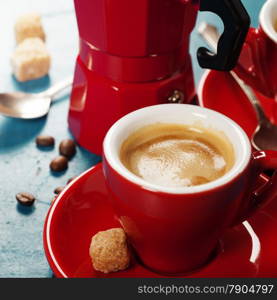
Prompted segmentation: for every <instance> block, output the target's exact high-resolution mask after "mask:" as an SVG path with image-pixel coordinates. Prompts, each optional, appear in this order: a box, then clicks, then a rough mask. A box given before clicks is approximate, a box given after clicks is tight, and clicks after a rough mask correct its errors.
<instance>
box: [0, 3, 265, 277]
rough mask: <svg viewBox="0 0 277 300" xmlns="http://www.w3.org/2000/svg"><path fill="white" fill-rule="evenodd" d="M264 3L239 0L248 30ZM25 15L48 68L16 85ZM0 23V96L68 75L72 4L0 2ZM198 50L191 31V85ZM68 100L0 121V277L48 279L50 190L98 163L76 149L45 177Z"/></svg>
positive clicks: (63, 132) (209, 17)
mask: <svg viewBox="0 0 277 300" xmlns="http://www.w3.org/2000/svg"><path fill="white" fill-rule="evenodd" d="M264 1H265V0H243V3H244V4H245V6H246V8H247V10H248V12H249V14H250V15H251V19H252V26H255V27H256V26H257V23H258V14H259V10H260V8H261V6H262V4H263V3H264ZM4 2H5V3H4ZM52 2H53V3H52ZM51 5H52V6H51ZM30 11H37V12H39V13H40V14H41V15H42V17H43V24H44V28H45V31H46V34H47V47H48V49H49V51H50V53H51V56H52V67H51V71H50V73H49V76H47V77H46V78H43V79H41V80H38V81H33V82H28V83H24V84H22V83H21V84H20V83H18V82H17V81H16V80H15V79H14V78H13V77H12V75H11V67H10V55H11V53H12V51H13V49H14V47H15V39H14V32H13V25H14V22H15V19H16V17H17V16H18V15H20V14H22V13H25V12H30ZM0 19H1V27H0V45H1V47H0V92H4V91H5V92H8V91H15V90H18V91H27V92H39V91H42V90H44V89H46V88H47V87H49V86H50V85H51V84H53V83H55V82H58V81H60V80H63V79H64V78H65V77H67V76H69V75H72V73H73V70H74V63H75V57H76V55H77V52H78V31H77V24H76V19H75V14H74V6H73V0H55V1H48V0H20V1H18V0H9V1H1V2H0ZM202 20H206V21H209V22H211V23H213V24H215V25H217V26H218V27H222V24H221V21H220V20H219V18H217V17H216V16H215V15H213V14H209V13H200V14H199V18H198V21H197V22H198V24H199V22H201V21H202ZM201 45H203V41H201V39H200V38H199V37H198V35H197V32H196V30H195V31H194V32H193V33H192V39H191V53H192V58H193V68H194V73H195V82H196V84H197V83H198V82H199V79H200V77H201V75H202V74H203V71H204V70H202V69H201V68H200V67H199V66H198V65H197V63H196V59H195V53H196V50H197V48H198V47H199V46H201ZM68 99H69V92H67V93H64V94H63V95H61V96H60V97H59V98H58V99H57V100H56V101H55V103H53V105H52V107H51V111H50V113H49V114H48V116H47V117H45V118H42V119H38V120H30V121H26V120H16V119H11V118H5V117H2V116H0V277H52V272H51V270H50V268H49V266H48V263H47V261H46V258H45V256H44V250H43V244H42V230H43V224H44V219H45V216H46V213H47V211H48V209H49V205H50V201H51V199H52V198H53V196H54V194H53V190H54V189H55V187H57V186H61V185H64V184H65V183H66V182H67V180H68V179H69V178H70V177H72V176H75V175H78V174H80V173H82V172H83V171H85V170H86V169H88V168H89V167H91V166H92V165H94V164H96V163H97V162H99V161H100V160H101V158H100V157H99V156H96V155H94V154H92V153H89V152H87V151H86V150H85V149H82V148H78V152H77V155H76V156H75V157H74V159H73V160H72V161H70V165H69V168H68V170H67V171H66V172H64V173H62V174H61V175H60V176H53V175H52V174H51V173H50V171H49V162H50V160H51V159H52V158H54V157H55V156H56V155H57V153H58V150H57V145H58V143H59V141H61V140H62V139H64V138H68V137H70V136H71V135H70V132H69V131H68V126H67V111H68V105H69V101H68ZM38 134H49V135H53V136H54V137H55V138H56V147H55V148H54V149H53V150H51V151H41V150H39V149H37V148H36V145H35V138H36V136H37V135H38ZM20 191H29V192H31V193H33V194H34V195H35V196H36V197H37V199H38V201H37V202H36V204H35V205H34V206H33V208H31V209H29V208H24V207H21V206H19V205H17V202H16V200H15V194H16V193H18V192H20Z"/></svg>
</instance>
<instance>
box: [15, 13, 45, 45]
mask: <svg viewBox="0 0 277 300" xmlns="http://www.w3.org/2000/svg"><path fill="white" fill-rule="evenodd" d="M14 29H15V38H16V42H17V44H19V43H21V42H23V41H24V40H25V39H27V38H32V37H37V38H40V39H41V40H43V41H45V32H44V29H43V26H42V23H41V17H40V15H39V14H37V13H28V14H25V15H22V16H20V17H19V18H18V19H17V21H16V23H15V26H14Z"/></svg>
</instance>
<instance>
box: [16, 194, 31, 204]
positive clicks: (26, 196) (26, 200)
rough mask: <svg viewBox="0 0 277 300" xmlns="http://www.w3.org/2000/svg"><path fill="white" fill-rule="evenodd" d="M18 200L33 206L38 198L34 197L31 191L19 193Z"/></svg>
mask: <svg viewBox="0 0 277 300" xmlns="http://www.w3.org/2000/svg"><path fill="white" fill-rule="evenodd" d="M15 197H16V200H17V201H18V203H20V204H22V205H24V206H31V205H33V203H34V202H35V200H36V198H35V197H34V195H32V194H30V193H26V192H23V193H18V194H16V196H15Z"/></svg>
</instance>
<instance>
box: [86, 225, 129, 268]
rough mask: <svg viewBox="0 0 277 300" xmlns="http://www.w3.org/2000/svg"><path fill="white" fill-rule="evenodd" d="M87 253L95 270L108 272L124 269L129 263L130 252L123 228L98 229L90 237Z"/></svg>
mask: <svg viewBox="0 0 277 300" xmlns="http://www.w3.org/2000/svg"><path fill="white" fill-rule="evenodd" d="M89 254H90V257H91V260H92V264H93V267H94V269H95V270H97V271H100V272H103V273H110V272H116V271H119V270H124V269H126V268H127V267H128V266H129V263H130V252H129V249H128V246H127V240H126V235H125V232H124V231H123V229H121V228H112V229H109V230H106V231H99V232H98V233H97V234H96V235H94V236H93V237H92V239H91V244H90V248H89Z"/></svg>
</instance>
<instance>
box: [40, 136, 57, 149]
mask: <svg viewBox="0 0 277 300" xmlns="http://www.w3.org/2000/svg"><path fill="white" fill-rule="evenodd" d="M36 144H37V146H38V147H53V146H54V144H55V139H54V138H53V137H52V136H50V135H39V136H38V137H37V138H36Z"/></svg>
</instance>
